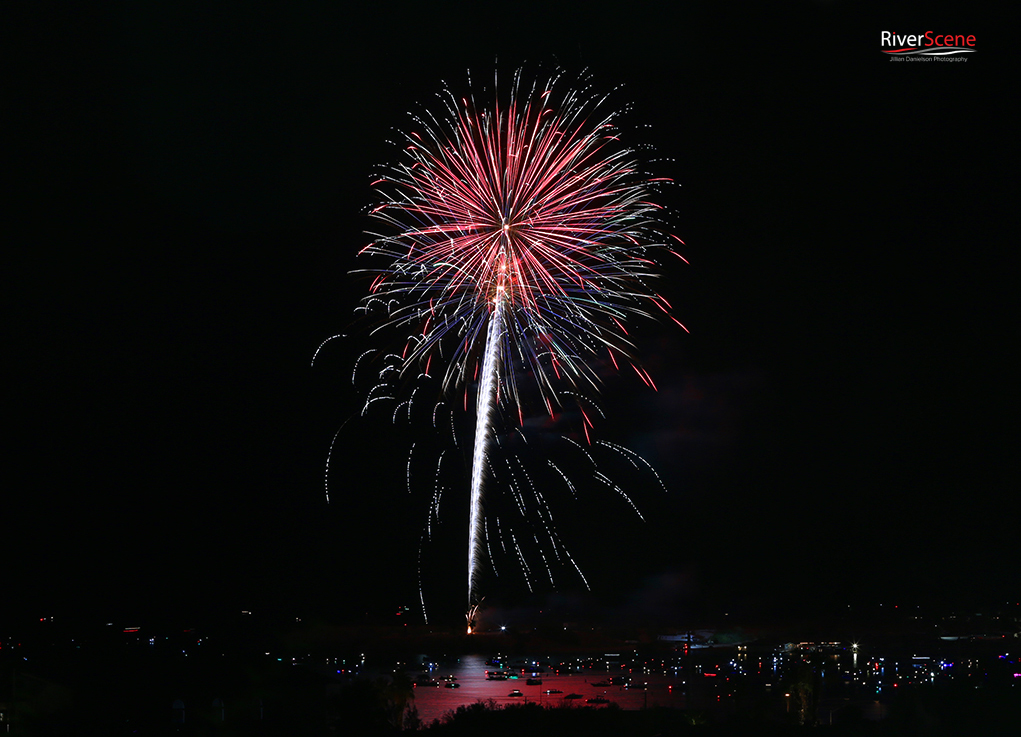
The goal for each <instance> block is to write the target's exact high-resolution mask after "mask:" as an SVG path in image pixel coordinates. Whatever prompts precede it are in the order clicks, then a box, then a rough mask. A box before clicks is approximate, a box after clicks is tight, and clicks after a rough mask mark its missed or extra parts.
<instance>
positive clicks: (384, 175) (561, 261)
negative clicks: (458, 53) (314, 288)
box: [359, 71, 683, 611]
mask: <svg viewBox="0 0 1021 737" xmlns="http://www.w3.org/2000/svg"><path fill="white" fill-rule="evenodd" d="M495 89H496V90H497V91H498V90H499V89H500V87H499V84H496V85H495ZM494 97H495V98H496V99H494V100H492V101H490V102H488V103H487V104H483V105H480V104H478V103H477V102H476V98H475V95H474V93H473V94H471V95H469V96H466V97H458V96H456V95H454V94H453V93H451V92H450V91H449V90H447V91H445V93H444V94H443V95H441V100H442V101H443V106H442V110H441V111H440V113H439V114H436V115H434V114H429V113H426V114H422V115H419V116H416V117H414V121H415V125H414V128H413V129H412V130H410V131H409V132H407V133H406V134H404V136H403V140H402V142H401V144H402V148H403V153H402V157H401V160H400V161H399V162H398V163H397V164H396V165H392V166H388V167H386V168H385V169H384V170H383V171H382V172H381V173H380V175H379V176H378V177H377V178H376V180H375V181H374V182H373V188H374V190H375V192H376V202H377V204H376V205H375V206H373V207H372V208H371V210H370V215H371V217H372V218H373V219H374V220H375V221H377V222H378V223H379V225H380V226H381V227H379V228H378V232H374V233H371V235H372V237H373V241H372V242H371V243H370V244H369V245H368V246H366V247H365V248H364V249H363V250H362V252H361V254H362V255H364V256H367V257H372V258H373V259H374V261H373V263H374V264H378V266H371V267H369V268H366V269H363V270H362V271H364V272H368V273H370V274H371V275H372V277H373V280H372V284H371V286H370V288H369V295H368V296H367V297H366V298H365V300H364V302H363V304H362V305H361V306H360V307H359V310H361V311H364V312H365V313H366V314H369V315H372V316H374V317H375V318H377V319H378V323H379V324H378V325H377V326H376V328H375V330H376V331H379V330H399V331H402V332H403V334H404V335H406V336H408V337H407V340H406V343H405V345H404V348H403V351H402V352H401V354H400V355H399V356H397V355H391V357H390V360H389V363H388V365H387V367H386V368H385V369H384V371H385V372H387V373H390V374H391V375H392V374H393V373H394V372H396V374H397V375H398V376H405V377H414V376H420V375H422V374H425V375H435V376H437V377H439V378H440V379H441V382H442V392H443V394H444V395H445V396H448V397H450V396H452V395H455V394H456V395H457V396H458V397H460V395H461V393H462V392H463V397H464V398H463V407H464V409H465V410H467V408H468V404H469V402H468V398H469V393H470V391H471V390H472V389H473V388H474V389H475V392H476V394H475V401H474V403H475V417H476V420H475V422H476V426H475V433H474V446H473V453H472V472H471V502H470V504H471V507H470V514H469V516H470V521H469V544H468V603H469V606H470V607H472V606H474V605H476V604H477V603H478V601H479V597H478V592H477V590H476V587H477V582H478V574H479V569H480V565H481V564H480V561H481V558H482V556H483V554H484V552H485V551H484V547H485V546H484V544H483V540H484V538H485V532H484V530H485V520H484V517H483V515H482V495H483V490H484V488H485V485H486V482H487V478H489V479H490V480H492V476H493V469H492V466H491V464H490V463H489V462H488V456H489V453H490V446H491V444H492V442H493V438H494V426H495V423H496V421H497V415H498V414H499V413H500V411H501V408H503V409H509V408H513V409H514V410H515V414H516V415H517V420H518V422H519V423H521V424H523V423H524V417H525V414H524V408H523V407H524V405H525V404H526V403H527V402H528V401H529V398H531V397H537V398H538V401H540V402H541V403H542V405H543V406H544V407H545V411H546V412H548V413H549V414H550V415H551V416H554V415H555V414H556V412H557V411H558V410H560V409H562V408H564V407H565V406H570V407H572V408H576V409H577V410H579V411H580V415H581V418H582V419H581V423H582V428H583V430H584V434H585V436H586V439H588V438H589V428H590V427H592V420H591V418H590V415H589V412H590V411H591V405H588V403H587V402H585V401H582V399H581V397H583V396H585V395H586V393H591V391H592V390H594V389H598V386H599V383H600V377H599V373H598V370H597V368H596V366H597V364H598V363H601V362H602V360H601V359H602V358H608V359H609V360H610V361H611V362H612V363H613V365H614V366H615V367H618V368H619V367H620V366H621V365H622V364H624V363H626V364H630V365H631V366H632V367H633V368H634V370H635V371H636V372H637V374H638V376H639V377H640V378H641V380H642V381H643V382H645V383H646V384H648V385H650V386H654V385H653V382H652V378H651V377H650V376H649V374H648V373H647V372H646V371H645V370H644V369H642V368H641V367H640V366H639V365H638V364H637V362H635V361H634V360H632V355H633V348H634V346H633V345H632V343H631V340H630V339H629V337H628V333H627V329H626V327H625V326H626V324H627V323H628V321H630V320H631V319H632V318H634V317H636V316H641V317H655V316H656V315H661V316H666V317H668V318H669V319H671V320H673V319H674V318H673V317H671V316H670V315H669V307H670V306H669V304H667V302H666V300H665V299H664V298H663V297H662V296H661V295H660V294H659V293H658V292H657V291H656V289H655V288H654V284H653V282H654V281H655V279H656V277H657V273H658V266H657V261H656V255H657V254H658V253H665V252H666V253H673V251H672V250H671V248H670V244H671V243H672V242H680V241H679V239H676V237H675V236H672V235H669V234H667V233H666V232H665V230H664V229H663V228H662V226H661V222H662V221H661V218H660V212H661V208H660V206H659V205H657V204H655V203H654V199H655V192H656V190H657V188H658V187H659V186H661V185H662V184H663V183H664V182H666V181H668V180H665V179H657V178H652V177H650V176H649V175H647V174H645V173H643V172H642V171H641V170H640V168H639V166H638V164H637V161H638V156H637V153H636V152H635V151H634V150H633V149H631V148H628V147H627V146H626V145H624V144H623V143H622V142H621V141H620V138H619V136H618V130H617V126H616V121H617V118H618V113H617V112H613V111H610V112H607V111H605V110H604V107H605V98H602V99H599V98H595V97H593V96H592V95H591V94H589V93H587V92H585V91H578V90H576V89H573V88H571V87H569V86H568V85H566V84H565V83H563V82H562V81H561V80H560V79H559V77H557V76H554V77H552V78H550V79H548V80H546V81H544V82H542V83H533V84H529V85H526V84H525V82H524V80H523V76H522V74H521V72H520V71H519V72H518V73H516V74H515V75H514V77H513V80H512V83H511V85H510V89H509V90H508V93H507V94H506V95H505V97H504V98H503V99H500V97H499V95H498V94H494ZM675 322H676V320H675ZM678 324H680V323H678ZM682 327H683V326H682ZM597 358H599V359H600V360H599V361H597V360H595V359H597ZM390 378H394V377H393V376H391V377H390ZM526 384H527V387H528V388H526ZM536 390H537V391H536ZM387 396H388V395H386V396H384V395H383V394H377V395H376V396H372V395H371V393H370V397H369V398H368V399H367V402H366V408H368V406H369V404H371V403H372V402H373V401H376V400H379V399H384V398H387ZM457 403H458V404H461V401H460V399H458V400H457ZM586 405H588V406H589V409H588V410H587V409H586ZM399 411H400V406H398V409H397V410H396V411H395V417H396V416H397V412H399ZM410 412H411V410H410V406H409V408H408V413H409V416H410ZM590 442H591V441H590ZM607 483H609V484H610V485H611V486H612V485H613V484H612V482H607ZM572 562H573V561H572ZM472 611H474V610H472Z"/></svg>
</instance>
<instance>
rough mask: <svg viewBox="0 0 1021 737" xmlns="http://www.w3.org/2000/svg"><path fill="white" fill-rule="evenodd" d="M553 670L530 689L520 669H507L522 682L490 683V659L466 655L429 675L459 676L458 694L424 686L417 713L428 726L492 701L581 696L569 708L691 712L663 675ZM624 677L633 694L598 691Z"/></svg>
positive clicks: (418, 691) (673, 680)
mask: <svg viewBox="0 0 1021 737" xmlns="http://www.w3.org/2000/svg"><path fill="white" fill-rule="evenodd" d="M553 668H555V666H553ZM553 668H551V667H549V666H547V670H546V672H544V673H541V674H539V675H538V677H540V678H542V685H538V686H528V685H526V684H525V679H526V678H527V677H528V676H529V675H530V674H529V673H527V672H525V673H523V672H522V671H521V669H520V668H518V669H514V670H512V669H510V668H507V669H505V672H507V673H516V674H517V675H518V676H519V678H518V679H517V680H506V681H489V680H486V671H487V670H491V671H492V670H496V666H492V665H488V666H487V665H486V659H485V658H484V657H483V656H481V655H467V656H465V657H462V658H461V659H460V661H459V662H457V663H456V664H450V665H439V666H438V667H436V668H434V669H433V670H432V672H431V674H430V675H431V677H432V678H433V679H434V680H437V681H442V679H444V678H445V677H447V676H454V677H456V678H457V681H456V682H457V683H458V684H460V687H459V688H445V687H444V685H442V684H441V685H440V686H439V687H438V688H437V687H434V686H422V685H419V686H417V687H416V688H415V706H416V707H417V708H418V715H419V718H420V719H421V720H422V721H423V722H424V723H425V724H429V723H431V722H432V720H434V719H438V718H440V717H442V716H443V714H445V713H446V712H448V711H452V710H454V709H456V708H457V707H458V706H461V705H462V704H472V703H475V702H476V701H479V700H480V699H481V700H483V701H488V700H489V699H493V700H494V701H496V702H497V703H500V704H509V703H521V702H523V701H529V702H538V703H543V704H546V703H551V704H562V703H564V701H565V700H564V697H565V696H567V695H568V694H571V693H576V694H581V696H582V698H580V699H571V700H568V703H573V704H574V705H576V706H595V705H594V704H589V703H586V699H590V698H594V697H598V696H601V697H603V698H606V699H608V700H609V701H612V702H614V703H616V704H617V705H618V706H620V707H621V708H623V709H641V708H643V707H645V706H649V707H653V706H669V707H673V708H677V709H684V708H688V707H689V702H688V697H687V696H686V695H685V693H684V691H685V684H684V678H682V677H675V676H673V675H663V674H662V673H661V672H659V673H649V674H643V673H632V672H629V670H628V669H627V668H626V667H625V668H622V667H621V666H620V665H619V664H611V665H609V666H603V667H602V668H600V669H595V668H593V669H586V670H584V671H583V672H580V673H579V672H575V673H568V672H566V671H565V670H561V671H560V673H557V672H555V670H553ZM622 676H630V678H631V683H632V687H631V688H624V687H623V686H617V685H613V686H607V685H603V686H597V685H595V684H596V683H599V682H604V683H605V682H607V681H608V680H609V678H610V677H614V678H620V677H622ZM514 689H517V690H519V691H521V692H522V694H523V696H518V697H512V696H510V695H509V694H510V692H511V691H512V690H514ZM547 689H559V690H560V691H563V693H561V694H550V695H547V694H546V693H545V691H546V690H547ZM700 700H701V699H700Z"/></svg>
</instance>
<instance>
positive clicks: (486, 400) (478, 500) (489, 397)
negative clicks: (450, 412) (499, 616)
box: [468, 287, 504, 606]
mask: <svg viewBox="0 0 1021 737" xmlns="http://www.w3.org/2000/svg"><path fill="white" fill-rule="evenodd" d="M502 292H503V287H498V293H497V296H496V298H495V305H494V309H493V318H492V320H491V321H490V323H489V331H488V334H487V335H486V357H485V360H484V361H483V364H482V382H481V383H480V384H479V396H478V408H477V410H476V419H475V454H474V456H473V458H472V485H471V511H470V521H469V523H468V605H469V606H471V605H472V604H475V603H476V602H475V601H474V596H473V595H474V593H475V584H476V583H477V581H478V561H479V553H480V552H481V551H482V543H481V541H480V538H479V533H480V526H481V520H482V482H483V478H484V470H485V466H486V454H487V452H488V450H489V439H490V436H491V435H492V424H493V418H492V414H493V408H494V406H495V405H496V402H497V399H498V397H497V390H498V389H499V367H498V363H499V360H500V343H501V340H502V337H503V336H502V333H503V312H504V307H503V301H504V300H503V295H502Z"/></svg>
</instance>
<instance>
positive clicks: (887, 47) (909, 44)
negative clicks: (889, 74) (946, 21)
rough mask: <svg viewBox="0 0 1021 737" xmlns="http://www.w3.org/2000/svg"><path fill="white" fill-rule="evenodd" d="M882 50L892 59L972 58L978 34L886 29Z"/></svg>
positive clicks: (948, 59) (956, 59)
mask: <svg viewBox="0 0 1021 737" xmlns="http://www.w3.org/2000/svg"><path fill="white" fill-rule="evenodd" d="M879 47H880V50H881V51H882V52H883V53H884V54H886V55H887V56H889V57H890V61H968V56H969V55H971V54H973V53H975V36H974V35H972V34H964V33H933V32H932V31H926V32H925V33H905V34H903V35H901V34H898V33H897V32H896V31H882V32H881V33H880V35H879Z"/></svg>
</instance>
